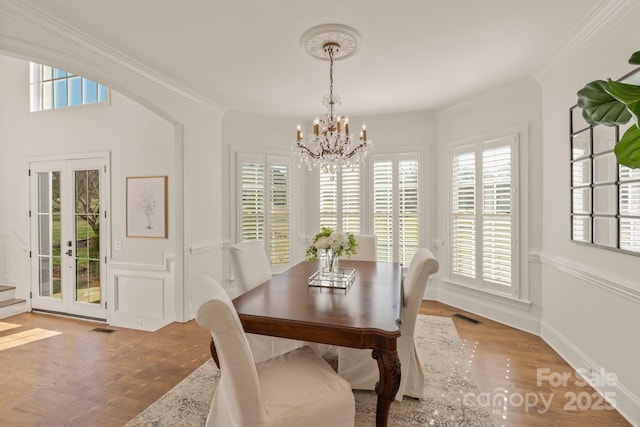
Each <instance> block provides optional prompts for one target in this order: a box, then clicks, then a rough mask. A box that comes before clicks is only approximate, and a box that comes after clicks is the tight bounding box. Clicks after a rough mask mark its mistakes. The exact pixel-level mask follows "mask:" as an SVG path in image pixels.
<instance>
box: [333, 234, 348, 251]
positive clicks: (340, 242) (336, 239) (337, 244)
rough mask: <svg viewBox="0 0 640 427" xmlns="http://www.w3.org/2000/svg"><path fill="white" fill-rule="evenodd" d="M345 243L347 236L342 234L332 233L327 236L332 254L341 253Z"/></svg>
mask: <svg viewBox="0 0 640 427" xmlns="http://www.w3.org/2000/svg"><path fill="white" fill-rule="evenodd" d="M347 243H348V240H347V236H346V235H345V234H344V233H340V232H334V233H331V236H329V246H330V247H331V249H332V250H333V251H334V252H341V251H342V249H343V248H344V247H345V246H346V245H347Z"/></svg>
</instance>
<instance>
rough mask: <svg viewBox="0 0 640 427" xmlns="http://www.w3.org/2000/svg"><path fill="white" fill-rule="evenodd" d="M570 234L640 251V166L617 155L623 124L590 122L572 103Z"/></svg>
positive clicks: (578, 239)
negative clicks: (623, 162)
mask: <svg viewBox="0 0 640 427" xmlns="http://www.w3.org/2000/svg"><path fill="white" fill-rule="evenodd" d="M570 117H571V122H570V139H571V213H570V216H571V240H573V241H574V242H580V243H589V244H593V245H596V246H600V247H603V248H608V249H615V250H620V251H624V252H627V253H631V254H635V255H638V254H640V169H629V168H627V167H625V166H621V165H619V164H618V162H617V161H616V157H615V154H614V152H613V149H614V147H615V145H616V143H617V142H618V141H619V140H620V138H621V137H622V135H623V134H624V132H625V130H626V127H628V126H629V125H627V126H625V127H624V128H620V127H617V126H615V127H607V126H589V125H588V124H587V123H586V122H585V121H584V119H582V110H581V109H580V108H578V107H577V106H574V107H572V108H571V115H570Z"/></svg>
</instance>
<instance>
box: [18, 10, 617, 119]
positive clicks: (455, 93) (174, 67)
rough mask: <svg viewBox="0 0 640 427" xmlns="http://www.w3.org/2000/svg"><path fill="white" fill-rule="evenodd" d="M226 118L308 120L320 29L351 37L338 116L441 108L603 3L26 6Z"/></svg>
mask: <svg viewBox="0 0 640 427" xmlns="http://www.w3.org/2000/svg"><path fill="white" fill-rule="evenodd" d="M25 1H26V2H28V3H31V4H33V5H34V6H36V7H38V8H40V9H43V10H44V11H46V12H47V13H48V14H49V15H51V16H52V17H53V18H54V19H56V20H60V21H64V22H65V23H67V24H68V25H71V26H72V27H75V28H76V29H78V30H80V31H81V32H83V33H86V34H87V35H89V36H90V37H93V38H95V39H97V40H99V41H100V42H102V43H105V44H107V45H109V46H110V47H111V48H113V49H115V50H117V51H119V52H120V53H122V54H124V55H126V56H128V57H130V58H133V59H135V60H136V61H138V62H140V63H142V64H144V65H146V66H148V67H150V68H151V69H153V70H155V71H157V72H159V73H161V74H163V75H164V76H165V77H167V78H169V79H171V80H173V81H175V82H176V83H178V84H180V85H182V86H185V87H187V88H189V89H191V90H193V91H196V92H198V93H200V94H201V95H202V96H204V97H205V98H208V99H209V100H211V101H212V102H214V103H216V104H218V105H220V106H222V107H223V108H225V109H230V110H236V111H242V112H248V113H258V114H266V115H269V116H276V117H288V118H295V119H310V118H312V117H313V116H316V115H318V114H320V113H321V112H322V104H321V103H322V97H323V96H324V95H325V94H326V93H328V87H329V76H328V71H329V64H328V62H326V61H321V60H318V59H315V58H312V57H311V56H309V55H308V54H307V53H306V52H305V51H304V49H303V48H302V47H301V46H300V38H301V36H302V34H303V33H304V32H305V31H306V30H308V29H309V28H311V27H313V26H316V25H319V24H333V23H337V24H345V25H349V26H351V27H353V28H355V29H356V30H357V31H359V33H360V35H361V37H362V45H361V48H360V50H359V51H358V52H357V53H356V54H355V56H353V57H351V58H347V59H344V60H341V61H337V62H336V63H335V66H334V81H335V90H336V92H338V93H339V94H340V95H341V97H342V106H341V107H340V110H339V112H341V113H343V114H349V115H352V116H363V115H367V114H381V113H388V112H404V111H416V110H428V109H439V108H443V107H446V106H447V105H451V104H452V103H455V102H458V101H461V100H463V99H464V98H465V97H467V96H470V95H473V94H477V93H479V92H482V91H484V90H487V89H488V88H491V87H493V86H497V85H500V84H503V83H506V82H510V81H513V80H517V79H519V78H522V77H524V76H527V75H532V74H535V72H536V70H538V69H540V67H543V66H544V65H545V64H547V63H548V62H549V61H550V60H551V59H552V58H553V55H554V53H556V52H557V51H558V50H559V49H560V48H562V47H563V46H566V45H567V43H569V42H570V40H571V37H573V35H574V34H576V31H577V30H578V29H580V28H581V27H582V26H583V25H585V22H586V19H587V18H588V17H589V16H590V15H591V14H592V13H593V11H594V10H595V9H594V8H597V7H600V6H602V4H603V3H606V1H605V0H397V1H389V0H350V1H335V0H324V1H315V2H311V1H302V0H268V1H266V0H243V1H240V0H190V1H177V0H135V1H131V0H109V1H99V0H47V1H41V0H25Z"/></svg>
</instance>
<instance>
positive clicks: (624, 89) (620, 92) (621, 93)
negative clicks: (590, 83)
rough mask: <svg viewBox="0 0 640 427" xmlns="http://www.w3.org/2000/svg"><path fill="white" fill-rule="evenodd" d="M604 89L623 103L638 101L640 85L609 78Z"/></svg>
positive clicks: (639, 98)
mask: <svg viewBox="0 0 640 427" xmlns="http://www.w3.org/2000/svg"><path fill="white" fill-rule="evenodd" d="M604 90H606V91H607V93H608V94H609V95H611V96H613V97H614V98H615V99H617V100H618V101H620V102H622V103H623V104H631V103H632V102H637V101H640V86H637V85H630V84H628V83H622V82H616V81H614V80H611V79H609V81H608V82H607V84H606V85H605V87H604Z"/></svg>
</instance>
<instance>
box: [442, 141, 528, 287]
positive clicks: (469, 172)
mask: <svg viewBox="0 0 640 427" xmlns="http://www.w3.org/2000/svg"><path fill="white" fill-rule="evenodd" d="M517 139H518V138H517V135H511V136H507V137H503V138H498V139H495V140H490V141H483V142H480V143H477V144H472V145H467V146H464V147H458V148H455V149H453V150H451V164H450V167H451V275H452V277H453V278H456V279H457V280H459V281H461V282H463V283H467V284H470V285H472V286H475V287H479V288H486V289H493V290H498V291H502V292H506V293H510V294H513V293H514V292H515V290H514V288H512V285H513V283H514V274H515V266H516V265H517V263H516V251H515V242H516V223H515V219H516V218H517V216H516V212H517V203H516V202H517V200H516V198H515V194H516V171H515V165H516V143H517Z"/></svg>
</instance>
